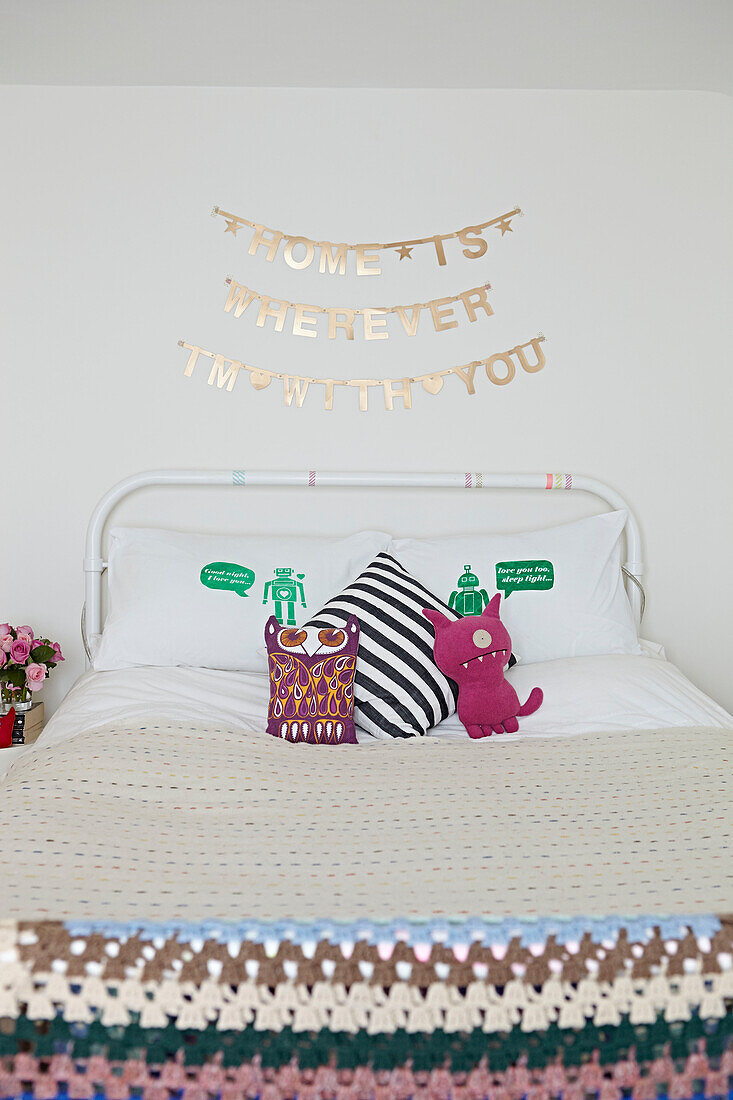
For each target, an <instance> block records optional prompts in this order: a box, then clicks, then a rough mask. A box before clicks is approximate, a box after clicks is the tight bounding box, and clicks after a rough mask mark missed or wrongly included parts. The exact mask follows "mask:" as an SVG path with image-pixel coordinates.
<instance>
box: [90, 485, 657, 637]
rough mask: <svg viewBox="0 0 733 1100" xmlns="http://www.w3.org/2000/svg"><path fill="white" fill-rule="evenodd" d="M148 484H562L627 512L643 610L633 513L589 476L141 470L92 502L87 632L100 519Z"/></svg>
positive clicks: (97, 618) (97, 625)
mask: <svg viewBox="0 0 733 1100" xmlns="http://www.w3.org/2000/svg"><path fill="white" fill-rule="evenodd" d="M153 485H187V486H203V485H230V486H233V487H235V488H247V486H255V485H267V486H291V487H302V488H305V489H314V488H318V487H321V488H326V487H328V488H333V487H345V488H354V489H357V488H410V489H416V488H424V489H545V490H547V489H562V490H573V491H578V490H580V491H582V492H586V493H593V494H594V495H595V496H597V497H599V498H600V499H601V500H603V501H604V502H605V503H606V504H608V505H609V506H610V507H611V508H614V509H618V508H623V509H624V510H625V511H626V513H627V520H626V548H627V556H628V561H626V562H625V563H624V566H623V569H624V574H625V577H626V587H627V592H628V595H629V600H630V601H631V607H632V609H633V612H634V615H635V617H636V621H637V623H639V622H640V621H641V615H642V613H643V588H642V587H641V577H642V576H643V573H644V565H643V558H642V546H641V532H640V530H639V525H638V523H637V521H636V517H635V516H634V514H633V513H632V511H631V510H630V508H629V506H628V504H627V503H626V501H625V500H624V499H623V497H621V496H620V495H619V494H618V493H617V492H616V491H615V489H611V488H610V486H608V485H604V483H603V482H602V481H596V479H595V478H592V477H583V476H576V475H574V474H491V473H399V472H396V473H392V472H390V473H384V472H372V473H351V472H337V471H327V472H321V471H316V470H300V471H280V470H146V471H143V472H142V473H139V474H133V475H132V476H131V477H127V478H125V479H124V480H123V481H120V482H118V483H117V485H114V486H113V487H112V488H111V489H110V490H109V491H108V492H107V493H105V495H104V496H103V497H102V499H101V500H100V501H99V503H98V504H97V506H96V508H95V509H94V511H93V512H92V515H91V518H90V520H89V526H88V528H87V535H86V548H85V556H84V596H85V602H84V619H85V626H86V631H88V632H89V634H99V633H100V632H101V629H102V574H103V573H104V570H105V569H106V567H107V563H106V561H104V559H103V555H102V537H103V533H104V525H105V523H106V522H107V519H108V518H109V516H110V513H111V512H112V510H113V509H114V508H115V507H116V506H117V505H118V504H119V503H120V501H121V500H123V499H124V498H125V497H126V496H129V495H130V494H131V493H134V492H135V491H136V490H137V489H142V488H145V487H148V486H153Z"/></svg>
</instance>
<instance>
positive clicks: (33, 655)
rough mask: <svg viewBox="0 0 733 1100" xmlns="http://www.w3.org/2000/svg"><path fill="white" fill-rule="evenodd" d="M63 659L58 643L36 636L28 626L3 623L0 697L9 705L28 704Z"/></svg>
mask: <svg viewBox="0 0 733 1100" xmlns="http://www.w3.org/2000/svg"><path fill="white" fill-rule="evenodd" d="M63 660H64V656H63V654H62V653H61V646H60V645H59V643H58V642H50V641H49V640H48V638H36V637H35V635H34V633H33V631H32V630H31V628H30V627H29V626H11V625H10V623H0V699H1V700H2V702H3V703H6V704H10V705H13V704H17V703H27V702H28V701H29V700H30V697H31V692H34V691H39V690H40V689H41V688H42V687H43V683H44V681H45V679H46V677H47V676H48V674H49V673H50V671H51V669H52V668H53V667H54V666H55V665H57V664H58V663H59V661H63Z"/></svg>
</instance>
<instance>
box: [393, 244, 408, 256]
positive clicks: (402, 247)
mask: <svg viewBox="0 0 733 1100" xmlns="http://www.w3.org/2000/svg"><path fill="white" fill-rule="evenodd" d="M395 252H396V253H397V254H398V255H399V257H400V260H404V259H405V258H407V259H408V260H411V259H412V248H408V246H407V245H406V244H401V245H400V247H399V248H396V249H395Z"/></svg>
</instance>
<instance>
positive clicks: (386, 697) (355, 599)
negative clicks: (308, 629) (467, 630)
mask: <svg viewBox="0 0 733 1100" xmlns="http://www.w3.org/2000/svg"><path fill="white" fill-rule="evenodd" d="M424 607H430V608H433V609H434V610H436V611H442V612H443V614H444V615H445V616H446V617H447V618H449V619H459V618H460V615H458V614H456V612H455V611H453V610H451V608H449V607H448V606H447V604H445V603H443V601H442V600H439V599H438V597H437V596H434V595H433V593H432V592H430V591H429V590H428V589H427V588H426V587H425V586H424V585H423V584H420V582H419V581H418V580H415V578H414V577H413V576H412V574H410V573H408V572H407V570H406V569H405V568H404V566H402V565H400V563H399V562H398V561H396V560H395V559H394V558H393V557H391V556H390V555H389V554H386V553H381V554H378V555H377V557H376V558H375V559H374V560H373V561H372V563H371V565H368V566H367V568H366V569H365V570H364V571H363V573H360V574H359V576H358V577H357V578H356V580H355V581H353V582H352V583H351V584H350V585H349V586H348V587H347V588H345V589H344V590H343V592H341V593H340V594H339V595H338V596H334V597H333V599H331V600H329V601H328V603H327V604H326V606H325V607H324V608H323V609H322V611H321V612H320V613H319V614H318V615H316V616H315V617H314V618H313V619H311V620H310V622H308V623H307V624H306V625H307V626H319V627H323V626H335V627H340V626H343V625H344V623H346V622H347V620H348V618H349V615H356V617H357V618H358V620H359V625H360V627H361V634H360V637H359V652H358V654H357V659H356V675H355V677H354V719H355V721H356V724H357V725H358V726H360V727H361V728H362V729H364V730H366V731H367V732H368V733H372V734H374V735H375V736H377V737H415V736H422V735H423V734H425V733H427V731H428V730H429V729H431V728H432V727H433V726H437V725H438V723H439V722H442V720H443V719H444V718H447V717H448V715H449V714H453V712H454V711H455V709H456V697H457V690H458V689H457V687H456V685H455V684H454V683H453V681H452V680H449V679H448V678H447V677H446V676H444V675H443V673H442V672H441V671H440V669H439V668H438V666H437V665H436V664H435V660H434V658H433V642H434V639H435V632H434V630H433V626H432V623H430V622H429V621H428V620H427V619H426V618H425V616H424V615H423V614H422V609H423V608H424Z"/></svg>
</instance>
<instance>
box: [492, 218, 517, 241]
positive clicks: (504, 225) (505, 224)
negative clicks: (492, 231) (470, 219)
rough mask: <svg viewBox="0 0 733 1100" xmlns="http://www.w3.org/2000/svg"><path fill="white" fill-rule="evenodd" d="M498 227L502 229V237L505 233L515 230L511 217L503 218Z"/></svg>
mask: <svg viewBox="0 0 733 1100" xmlns="http://www.w3.org/2000/svg"><path fill="white" fill-rule="evenodd" d="M496 228H497V229H500V230H501V235H502V237H503V236H504V234H505V233H513V232H514V230H513V229H512V223H511V219H510V218H502V219H501V221H500V222H499V223H498V225H497V227H496Z"/></svg>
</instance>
